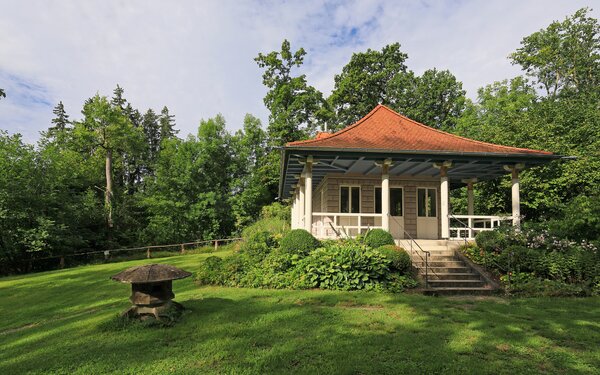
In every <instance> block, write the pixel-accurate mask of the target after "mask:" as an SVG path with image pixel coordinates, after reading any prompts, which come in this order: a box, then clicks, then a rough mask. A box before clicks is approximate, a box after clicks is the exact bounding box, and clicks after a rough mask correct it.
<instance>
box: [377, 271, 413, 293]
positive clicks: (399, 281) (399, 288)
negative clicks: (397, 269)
mask: <svg viewBox="0 0 600 375" xmlns="http://www.w3.org/2000/svg"><path fill="white" fill-rule="evenodd" d="M418 284H419V283H417V281H416V280H415V279H413V278H412V277H410V276H408V275H399V274H392V275H390V276H389V278H388V280H387V281H386V282H385V283H384V284H383V286H384V289H385V290H387V291H388V292H392V293H401V292H403V291H404V290H405V289H409V288H414V287H416V286H417V285H418Z"/></svg>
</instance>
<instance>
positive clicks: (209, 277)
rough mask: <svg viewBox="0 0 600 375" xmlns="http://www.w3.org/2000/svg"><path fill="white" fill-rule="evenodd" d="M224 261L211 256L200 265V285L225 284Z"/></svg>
mask: <svg viewBox="0 0 600 375" xmlns="http://www.w3.org/2000/svg"><path fill="white" fill-rule="evenodd" d="M223 275H224V273H223V259H222V258H221V257H218V256H210V257H208V258H206V259H204V261H203V262H201V263H200V266H199V268H198V272H197V273H196V281H197V282H198V283H199V284H200V285H219V284H222V283H223Z"/></svg>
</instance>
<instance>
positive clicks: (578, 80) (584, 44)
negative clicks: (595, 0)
mask: <svg viewBox="0 0 600 375" xmlns="http://www.w3.org/2000/svg"><path fill="white" fill-rule="evenodd" d="M589 11H590V9H589V8H582V9H580V10H578V11H577V12H575V14H573V15H572V16H570V17H567V18H566V19H565V20H564V21H562V22H558V21H554V22H552V23H551V24H550V25H549V26H548V27H547V28H545V29H542V30H540V31H537V32H535V33H533V34H531V35H529V36H527V37H525V38H523V40H522V41H521V47H520V48H519V49H517V51H516V52H514V53H513V54H511V56H510V57H511V60H512V62H513V64H518V65H520V66H521V67H522V68H523V69H524V70H525V71H526V72H527V74H528V75H530V76H532V77H534V78H535V79H536V82H537V83H538V84H539V85H540V87H541V88H544V89H545V90H546V93H547V94H548V95H549V96H550V95H552V96H554V95H557V94H558V93H561V92H562V91H563V90H567V91H570V90H575V91H580V90H590V89H591V90H597V89H598V86H599V85H600V76H599V75H598V72H599V71H600V25H599V24H598V20H596V19H595V18H592V17H590V16H588V12H589Z"/></svg>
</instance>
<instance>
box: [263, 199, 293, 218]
mask: <svg viewBox="0 0 600 375" xmlns="http://www.w3.org/2000/svg"><path fill="white" fill-rule="evenodd" d="M291 216H292V212H291V209H290V206H286V205H283V204H281V203H279V202H275V203H271V204H269V205H266V206H263V208H262V210H261V217H263V218H265V219H280V220H285V221H290V220H291Z"/></svg>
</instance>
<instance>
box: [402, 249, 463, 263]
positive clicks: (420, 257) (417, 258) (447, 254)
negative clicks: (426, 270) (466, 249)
mask: <svg viewBox="0 0 600 375" xmlns="http://www.w3.org/2000/svg"><path fill="white" fill-rule="evenodd" d="M408 255H410V257H411V258H412V259H413V261H415V262H421V261H423V259H425V254H412V255H411V254H410V253H409V254H408ZM438 256H440V257H455V254H454V252H452V251H444V252H439V253H431V255H430V258H429V259H431V258H433V257H438Z"/></svg>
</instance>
